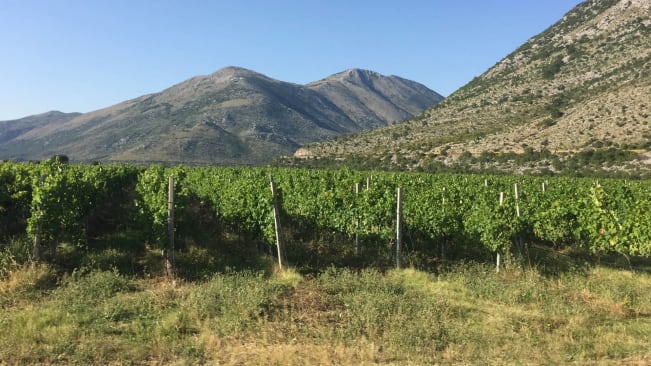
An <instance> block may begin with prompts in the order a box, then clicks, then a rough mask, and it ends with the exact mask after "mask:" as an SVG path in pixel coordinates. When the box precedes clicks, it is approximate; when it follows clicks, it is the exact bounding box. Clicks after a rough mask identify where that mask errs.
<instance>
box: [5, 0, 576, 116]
mask: <svg viewBox="0 0 651 366" xmlns="http://www.w3.org/2000/svg"><path fill="white" fill-rule="evenodd" d="M580 2H581V1H579V0H465V1H453V0H429V1H428V0H400V1H397V0H396V1H384V0H374V1H373V0H369V1H365V0H357V1H356V0H328V1H322V0H287V1H286V0H267V1H262V0H231V1H220V0H213V1H208V0H203V1H199V0H149V1H144V0H38V1H37V0H0V52H1V54H0V121H1V120H9V119H16V118H20V117H24V116H28V115H32V114H37V113H43V112H46V111H49V110H60V111H63V112H90V111H92V110H96V109H100V108H103V107H108V106H110V105H113V104H116V103H119V102H121V101H124V100H127V99H131V98H135V97H138V96H140V95H143V94H148V93H154V92H158V91H161V90H163V89H165V88H167V87H169V86H172V85H173V84H176V83H179V82H181V81H183V80H186V79H188V78H191V77H193V76H196V75H205V74H210V73H213V72H215V71H217V70H218V69H220V68H222V67H225V66H231V65H233V66H241V67H245V68H249V69H252V70H255V71H257V72H260V73H263V74H265V75H267V76H270V77H272V78H276V79H280V80H283V81H289V82H294V83H300V84H304V83H308V82H310V81H315V80H319V79H322V78H324V77H326V76H328V75H331V74H334V73H337V72H340V71H343V70H346V69H349V68H353V67H357V68H363V69H369V70H373V71H377V72H380V73H382V74H385V75H398V76H401V77H404V78H408V79H412V80H415V81H418V82H420V83H422V84H425V85H426V86H427V87H429V88H430V89H433V90H435V91H437V92H439V93H441V94H443V95H445V96H447V95H449V94H450V93H452V92H453V91H455V90H456V89H458V88H459V87H461V86H463V85H464V84H466V83H467V82H468V81H470V80H471V79H472V78H473V77H475V76H478V75H480V74H481V73H483V72H484V71H486V70H487V69H488V68H489V67H491V66H492V65H494V64H495V63H496V62H498V61H499V60H500V59H502V58H503V57H504V56H506V55H507V54H509V53H510V52H511V51H513V50H514V49H516V48H517V47H518V46H520V45H521V44H522V43H524V42H525V41H526V40H527V39H529V38H530V37H532V36H534V35H536V34H538V33H540V32H541V31H543V30H545V29H546V28H547V27H549V26H550V25H552V24H553V23H555V22H556V21H557V20H559V19H560V18H561V17H562V16H563V15H564V14H565V13H566V12H568V11H569V10H571V9H572V8H573V7H574V6H576V5H577V4H578V3H580Z"/></svg>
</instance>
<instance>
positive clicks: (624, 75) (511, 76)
mask: <svg viewBox="0 0 651 366" xmlns="http://www.w3.org/2000/svg"><path fill="white" fill-rule="evenodd" d="M650 13H651V3H650V2H648V1H646V0H589V1H586V2H584V3H581V4H579V5H578V6H577V7H576V8H574V9H573V10H572V11H570V12H569V13H568V14H566V15H565V16H564V17H563V18H562V19H561V20H559V21H558V22H557V23H556V24H554V25H552V26H551V27H550V28H548V29H547V30H545V31H544V32H542V33H541V34H539V35H537V36H535V37H533V38H531V39H530V40H528V41H527V42H526V43H525V44H523V45H522V46H521V47H519V48H518V49H517V50H515V51H514V52H513V53H511V54H510V55H508V56H506V57H505V58H504V59H502V60H501V61H500V62H498V63H497V64H496V65H495V66H493V67H492V68H490V69H489V70H487V71H486V72H485V73H483V74H482V75H481V76H479V77H477V78H475V79H474V80H472V81H471V82H470V83H468V84H467V85H465V86H464V87H462V88H461V89H459V90H458V91H456V92H455V93H453V94H452V95H451V96H450V97H448V98H447V99H446V100H445V101H444V102H442V103H440V104H438V105H436V106H434V107H433V108H431V109H429V110H427V111H426V112H424V113H423V114H421V115H419V116H417V117H415V118H413V119H411V120H409V121H407V122H405V123H401V124H398V125H394V126H390V127H388V128H384V129H380V130H376V131H372V132H369V133H365V134H359V135H354V136H350V137H347V138H338V139H335V140H333V141H329V142H325V143H319V144H313V145H309V146H307V147H306V148H305V149H301V150H300V151H299V152H298V153H297V156H299V157H308V156H311V157H322V158H336V159H344V158H346V157H348V158H349V159H356V160H368V161H377V162H381V164H384V165H385V166H387V164H388V165H393V166H399V167H402V168H410V169H413V168H419V167H421V168H422V167H427V166H428V165H437V164H447V165H453V164H455V163H457V162H458V161H459V158H460V157H468V156H474V157H478V156H482V155H483V157H485V158H487V159H489V160H490V158H495V156H498V155H504V154H509V153H516V154H518V153H519V154H521V153H524V152H528V153H530V152H531V151H544V152H545V154H543V155H544V156H549V154H552V155H559V156H561V158H562V159H563V156H565V157H564V158H565V159H567V156H566V155H571V154H572V153H576V152H584V151H589V150H592V149H597V150H599V149H605V148H614V149H626V150H631V149H635V150H636V152H641V153H642V154H641V155H640V158H639V159H638V160H636V164H638V165H641V164H643V163H644V158H645V155H644V154H645V151H647V150H648V149H649V141H650V140H651V124H650V123H649V122H651V118H650V117H649V116H650V115H651V105H650V102H649V92H650V91H651V73H650V70H651V59H650V57H651V17H650ZM539 163H540V162H538V163H537V164H539ZM547 163H549V161H548V162H547ZM542 164H543V165H544V164H546V163H545V162H542ZM516 165H517V164H516ZM516 168H517V167H516ZM509 169H514V167H513V165H510V167H509Z"/></svg>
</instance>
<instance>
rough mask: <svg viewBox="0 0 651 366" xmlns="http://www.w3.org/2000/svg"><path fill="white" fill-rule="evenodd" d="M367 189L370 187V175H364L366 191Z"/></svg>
mask: <svg viewBox="0 0 651 366" xmlns="http://www.w3.org/2000/svg"><path fill="white" fill-rule="evenodd" d="M369 189H371V177H370V176H368V177H366V190H367V191H368V190H369Z"/></svg>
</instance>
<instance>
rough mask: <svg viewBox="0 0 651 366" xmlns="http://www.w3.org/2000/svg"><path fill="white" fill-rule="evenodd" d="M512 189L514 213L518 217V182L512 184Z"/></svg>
mask: <svg viewBox="0 0 651 366" xmlns="http://www.w3.org/2000/svg"><path fill="white" fill-rule="evenodd" d="M513 190H514V191H515V214H516V216H517V217H520V205H519V204H518V199H519V198H520V192H519V186H518V183H515V184H514V185H513Z"/></svg>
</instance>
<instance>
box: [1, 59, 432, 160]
mask: <svg viewBox="0 0 651 366" xmlns="http://www.w3.org/2000/svg"><path fill="white" fill-rule="evenodd" d="M361 80H363V82H360V81H361ZM441 99H442V97H441V96H440V95H439V94H437V93H435V92H433V91H431V90H429V89H427V88H425V87H424V86H422V85H420V84H417V83H414V82H411V81H408V80H404V79H401V78H398V77H395V76H383V75H380V74H378V73H374V72H371V71H365V70H357V69H351V70H348V71H346V72H343V73H340V74H337V75H333V76H331V77H328V78H326V79H323V80H320V81H318V82H315V83H313V84H308V85H298V84H293V83H287V82H283V81H279V80H274V79H272V78H269V77H267V76H265V75H262V74H260V73H257V72H254V71H251V70H246V69H243V68H238V67H227V68H224V69H222V70H219V71H217V72H215V73H214V74H211V75H207V76H198V77H194V78H192V79H189V80H186V81H184V82H182V83H179V84H177V85H174V86H172V87H170V88H168V89H166V90H163V91H162V92H159V93H155V94H150V95H144V96H141V97H139V98H135V99H132V100H129V101H125V102H123V103H120V104H117V105H114V106H111V107H108V108H104V109H101V110H98V111H94V112H90V113H85V114H82V115H78V116H75V117H74V118H71V119H68V120H65V121H53V122H52V123H39V124H35V125H30V126H25V128H23V129H22V130H20V131H19V132H20V133H17V132H14V133H13V135H12V134H11V133H9V132H10V131H9V130H10V128H11V126H15V125H21V122H20V121H21V120H19V121H9V122H2V123H0V136H4V135H7V136H9V135H12V136H10V137H11V138H7V139H6V140H5V141H3V149H2V150H0V153H2V155H3V156H0V158H13V159H43V158H47V157H49V156H52V155H54V154H65V155H68V156H69V157H70V158H71V159H72V160H82V161H83V160H85V161H89V160H105V161H133V162H170V163H175V162H183V163H190V164H192V163H198V164H228V165H242V164H260V163H265V162H268V161H270V160H272V159H273V158H275V157H277V156H280V155H291V154H292V153H293V152H294V151H295V150H296V149H297V148H298V147H299V146H300V145H303V144H306V143H310V142H314V141H321V140H325V139H328V138H332V137H334V136H339V135H342V134H348V133H352V132H359V131H366V130H370V129H373V128H377V127H382V126H387V125H389V124H391V123H394V122H398V121H401V120H404V119H407V118H409V117H412V116H414V115H415V114H417V113H420V112H422V111H423V110H425V109H427V108H429V107H430V106H432V105H434V104H435V103H437V102H439V101H440V100H441ZM55 122H56V123H55ZM5 131H9V132H5ZM11 131H17V130H16V129H12V130H11Z"/></svg>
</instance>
